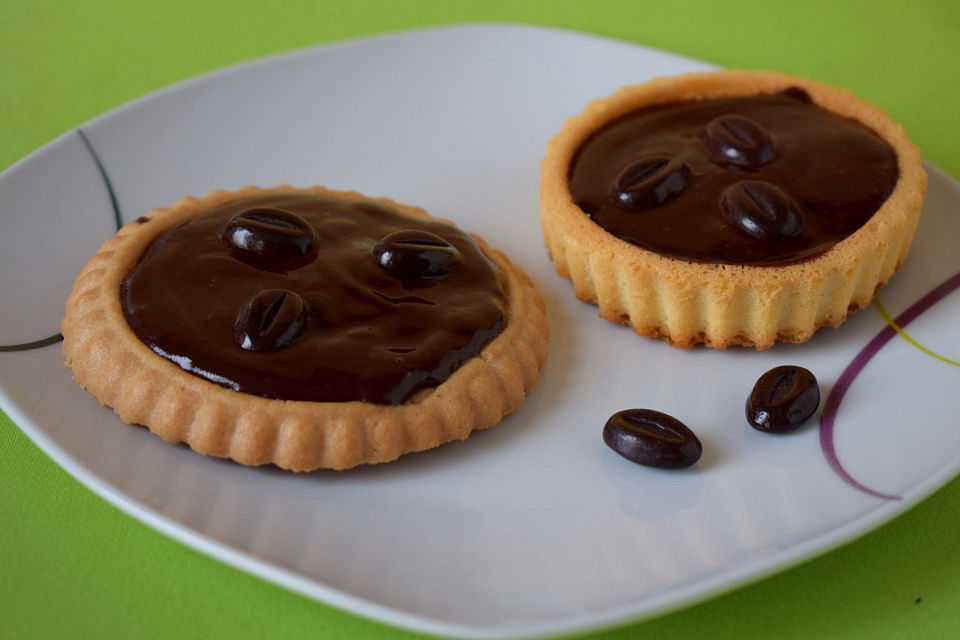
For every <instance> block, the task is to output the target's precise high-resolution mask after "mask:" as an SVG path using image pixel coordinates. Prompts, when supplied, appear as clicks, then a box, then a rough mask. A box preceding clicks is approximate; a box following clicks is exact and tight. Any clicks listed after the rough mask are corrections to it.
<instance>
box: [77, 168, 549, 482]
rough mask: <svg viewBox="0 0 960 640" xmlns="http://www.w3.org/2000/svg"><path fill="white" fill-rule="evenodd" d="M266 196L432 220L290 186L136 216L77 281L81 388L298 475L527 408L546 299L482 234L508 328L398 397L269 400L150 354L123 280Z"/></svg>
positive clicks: (441, 437) (122, 409)
mask: <svg viewBox="0 0 960 640" xmlns="http://www.w3.org/2000/svg"><path fill="white" fill-rule="evenodd" d="M268 193H304V194H314V195H323V196H332V197H337V198H343V199H346V200H366V201H372V202H378V203H380V204H383V205H386V206H388V207H390V208H392V209H394V210H396V211H399V212H401V213H404V214H406V215H409V216H412V217H415V218H421V219H427V220H436V218H432V217H431V216H429V215H428V214H427V213H426V212H425V211H424V210H422V209H419V208H416V207H410V206H406V205H402V204H398V203H396V202H393V201H392V200H388V199H384V198H378V199H374V198H367V197H366V196H363V195H361V194H359V193H357V192H342V191H331V190H329V189H326V188H323V187H311V188H308V189H295V188H293V187H289V186H287V185H282V186H278V187H274V188H272V189H260V188H257V187H245V188H243V189H240V190H239V191H235V192H232V193H228V192H226V191H212V192H210V193H208V194H207V195H205V196H204V197H202V198H199V199H197V198H182V199H181V200H178V201H177V202H175V203H174V204H173V205H172V206H171V207H169V208H167V209H155V210H153V211H151V212H149V213H147V214H146V216H145V217H146V218H148V219H149V220H148V221H147V222H144V223H139V222H131V223H129V224H127V225H125V226H124V227H123V228H122V229H120V231H119V232H118V233H117V234H116V235H115V236H113V237H112V238H110V239H109V240H107V241H106V242H105V243H104V244H103V246H102V247H101V248H100V250H99V251H98V252H97V253H96V255H94V256H93V258H91V259H90V261H89V262H88V263H87V264H86V266H84V268H83V270H82V271H81V272H80V274H79V275H78V276H77V279H76V281H75V282H74V286H73V292H72V293H71V294H70V297H69V299H68V300H67V303H66V316H65V317H64V319H63V322H62V323H61V326H60V330H61V332H62V333H63V354H64V357H65V358H66V364H67V366H68V367H70V368H71V369H72V371H73V378H74V380H75V381H76V382H77V384H79V385H80V386H81V387H83V388H85V389H87V390H88V391H90V392H91V393H93V395H94V396H96V397H97V399H98V400H99V401H100V402H101V403H102V404H104V405H107V406H110V407H113V409H114V410H115V411H116V413H117V415H118V416H120V419H121V420H123V421H124V422H128V423H131V424H140V425H144V426H146V427H148V428H149V429H150V430H151V431H153V432H154V433H156V434H157V435H159V436H160V437H161V438H163V439H164V440H167V441H168V442H185V443H186V444H188V445H189V446H190V447H191V448H193V449H194V450H195V451H198V452H199V453H203V454H206V455H211V456H217V457H221V458H232V459H233V460H236V461H237V462H240V463H242V464H245V465H262V464H268V463H273V464H276V465H277V466H279V467H282V468H284V469H289V470H292V471H309V470H313V469H318V468H330V469H346V468H348V467H353V466H355V465H358V464H365V463H376V462H387V461H390V460H394V459H395V458H397V457H399V456H400V455H402V454H404V453H409V452H413V451H422V450H424V449H430V448H433V447H436V446H438V445H440V444H442V443H444V442H448V441H451V440H462V439H464V438H466V437H467V436H469V435H470V433H471V432H473V431H474V430H476V429H485V428H487V427H491V426H493V425H495V424H496V423H498V422H499V421H500V420H501V419H502V418H503V416H505V415H507V414H508V413H511V412H513V411H515V410H516V409H518V408H519V407H520V405H521V404H523V398H524V394H525V393H526V392H527V391H529V390H530V389H532V388H533V386H534V384H535V383H536V381H537V378H538V376H539V369H540V367H541V366H542V365H543V362H544V360H545V359H546V342H547V322H546V316H545V313H544V304H543V300H542V299H541V297H540V295H539V294H538V293H537V292H536V290H535V289H534V288H533V284H532V283H531V281H530V279H529V278H528V277H527V275H526V274H525V273H523V272H522V271H521V270H520V269H518V268H516V267H514V266H513V265H512V264H511V262H510V260H509V259H508V258H507V257H506V256H505V255H504V254H503V253H501V252H500V251H497V250H495V249H491V248H490V247H489V246H488V245H487V244H486V243H485V242H484V241H483V240H482V239H481V238H479V237H477V236H472V237H473V238H474V240H476V241H477V243H478V244H479V245H480V247H481V249H482V251H483V253H484V254H485V255H486V256H487V257H488V258H489V259H490V260H492V261H493V262H494V263H495V264H496V265H497V266H498V267H499V269H500V273H501V275H502V280H503V286H504V289H505V291H506V294H507V310H506V323H505V328H504V329H503V331H502V332H501V333H500V334H499V335H498V336H497V337H495V338H494V339H493V340H492V341H490V343H488V344H487V345H486V346H485V347H484V348H483V350H482V351H481V352H480V353H479V354H478V355H477V356H476V357H474V358H472V359H470V360H468V361H467V362H465V363H464V364H463V365H462V366H460V367H459V368H458V369H457V370H456V371H455V372H454V373H453V374H452V375H451V376H450V377H449V378H448V379H447V380H446V381H444V382H443V383H442V384H440V385H438V386H437V387H434V388H431V389H423V390H421V391H419V392H418V393H416V394H415V395H414V396H413V397H411V398H410V399H409V400H407V401H406V402H404V403H403V404H400V405H396V406H389V405H378V404H370V403H366V402H359V401H356V402H305V401H293V400H270V399H266V398H261V397H259V396H254V395H249V394H245V393H241V392H237V391H233V390H230V389H226V388H224V387H221V386H218V385H216V384H213V383H211V382H208V381H206V380H204V379H202V378H199V377H197V376H194V375H192V374H190V373H187V372H186V371H184V370H183V369H181V368H180V367H179V366H177V365H176V364H174V363H173V362H171V361H169V360H167V359H165V358H162V357H160V356H158V355H157V354H155V353H154V352H153V351H152V350H151V349H150V348H149V347H147V346H146V345H145V344H144V343H143V342H141V341H140V340H139V339H138V338H137V337H136V335H135V334H134V333H133V331H132V330H131V329H130V328H129V326H128V325H127V322H126V320H125V319H124V317H123V311H122V309H121V303H120V294H119V292H120V282H121V281H122V280H123V279H124V278H125V277H126V276H127V274H129V272H130V270H131V269H132V268H133V266H134V265H135V264H136V263H137V261H138V260H139V259H140V257H141V256H142V255H143V253H144V251H145V250H146V248H147V247H148V246H149V244H150V243H151V242H152V241H153V240H154V239H155V238H156V237H158V236H159V235H160V234H162V233H163V232H165V231H166V230H167V229H170V228H172V227H173V226H175V225H177V224H179V223H180V222H182V221H184V220H186V219H187V218H190V217H192V216H195V215H198V214H201V213H203V212H205V211H209V210H211V209H213V208H215V207H218V206H220V205H223V204H225V203H227V202H230V201H233V200H237V199H240V198H247V197H250V196H255V195H261V194H268ZM441 221H442V222H448V221H445V220H441ZM450 224H452V223H450Z"/></svg>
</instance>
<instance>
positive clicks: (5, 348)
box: [0, 333, 63, 353]
mask: <svg viewBox="0 0 960 640" xmlns="http://www.w3.org/2000/svg"><path fill="white" fill-rule="evenodd" d="M61 340H63V334H62V333H58V334H57V335H55V336H50V337H48V338H44V339H42V340H34V341H33V342H24V343H22V344H0V353H6V352H9V351H29V350H30V349H39V348H40V347H46V346H47V345H51V344H56V343H58V342H60V341H61Z"/></svg>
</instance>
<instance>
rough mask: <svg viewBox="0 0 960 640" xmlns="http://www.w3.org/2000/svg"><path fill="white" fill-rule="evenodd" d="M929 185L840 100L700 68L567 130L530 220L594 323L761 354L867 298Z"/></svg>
mask: <svg viewBox="0 0 960 640" xmlns="http://www.w3.org/2000/svg"><path fill="white" fill-rule="evenodd" d="M808 121H809V122H812V123H813V124H812V125H809V124H807V122H808ZM805 126H811V127H812V129H804V128H803V127H805ZM848 143H849V144H848ZM818 145H819V146H818ZM851 149H852V151H851ZM758 184H760V187H759V188H758V187H757V185H758ZM925 188H926V174H925V173H924V171H923V168H922V166H921V162H920V153H919V151H918V150H917V148H916V147H915V146H914V145H913V144H911V143H910V141H909V140H908V139H907V137H906V135H905V134H904V131H903V128H902V127H901V126H899V125H897V124H895V123H894V122H892V121H891V120H890V119H889V118H888V117H887V116H886V115H884V113H883V112H882V111H881V110H880V109H879V108H877V107H876V106H874V105H871V104H868V103H866V102H864V101H862V100H860V99H858V98H857V97H855V96H854V95H853V94H851V93H850V92H848V91H846V90H843V89H838V88H835V87H830V86H827V85H824V84H820V83H818V82H814V81H811V80H806V79H802V78H794V77H789V76H785V75H781V74H778V73H771V72H753V71H720V72H713V73H693V74H687V75H681V76H676V77H665V78H657V79H654V80H651V81H649V82H646V83H644V84H640V85H636V86H629V87H625V88H622V89H620V90H619V91H617V92H615V93H613V94H612V95H610V96H609V97H606V98H602V99H600V100H596V101H594V102H592V103H590V104H589V105H587V107H586V108H585V109H584V110H583V111H582V112H581V113H579V114H578V115H576V116H574V117H572V118H570V119H569V120H567V121H566V122H565V123H564V125H563V127H562V128H561V130H560V132H559V133H558V134H557V135H555V136H554V137H553V138H552V139H551V140H550V141H549V143H548V144H547V151H546V156H545V157H544V159H543V161H542V163H541V167H540V220H541V226H542V229H543V235H544V239H545V243H546V246H547V250H548V252H549V254H550V257H551V259H552V260H553V262H554V264H555V266H556V269H557V272H558V273H559V274H560V275H561V276H562V277H564V278H568V279H570V280H572V281H573V286H574V291H575V293H576V295H577V297H579V298H580V299H582V300H585V301H587V302H591V303H593V304H596V305H597V306H598V307H599V311H600V316H601V317H603V318H604V319H606V320H609V321H612V322H618V323H623V324H628V325H630V326H631V327H632V328H633V330H634V331H635V332H636V333H638V334H640V335H643V336H655V337H659V338H662V339H664V340H665V341H667V342H668V343H670V344H671V345H674V346H678V347H688V346H691V345H694V344H697V343H705V344H706V345H707V346H710V347H715V348H724V347H727V346H729V345H744V346H753V347H756V348H759V349H764V348H767V347H770V346H772V345H773V344H774V343H775V342H776V341H778V340H782V341H788V342H803V341H805V340H807V339H809V338H810V337H811V336H812V335H813V333H814V332H815V331H816V330H817V329H818V328H819V327H823V326H838V325H839V324H841V323H842V322H843V321H844V319H846V317H847V315H848V314H850V313H852V312H854V311H856V310H857V309H860V308H862V307H864V306H866V305H867V304H868V303H869V302H870V300H871V299H872V298H873V296H874V295H876V293H877V292H878V291H879V289H880V288H881V287H882V286H883V285H884V284H885V283H886V282H887V281H888V279H889V278H890V276H891V275H892V274H893V272H894V271H895V270H896V269H898V268H899V267H900V266H901V264H902V263H903V261H904V259H905V258H906V255H907V252H908V250H909V248H910V243H911V241H912V239H913V235H914V231H915V229H916V225H917V220H918V218H919V215H920V208H921V205H922V203H923V196H924V191H925ZM831 198H832V200H831Z"/></svg>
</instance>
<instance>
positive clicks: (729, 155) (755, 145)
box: [703, 114, 774, 169]
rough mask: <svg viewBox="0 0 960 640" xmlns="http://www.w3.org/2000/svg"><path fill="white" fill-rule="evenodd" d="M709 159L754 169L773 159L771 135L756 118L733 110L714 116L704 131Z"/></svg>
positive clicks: (727, 164) (735, 166)
mask: <svg viewBox="0 0 960 640" xmlns="http://www.w3.org/2000/svg"><path fill="white" fill-rule="evenodd" d="M703 140H704V143H705V144H706V146H707V149H709V150H710V156H711V159H712V160H713V161H714V162H716V163H717V164H719V165H721V166H723V167H730V168H736V169H756V168H757V167H759V166H760V165H764V164H767V163H768V162H770V161H771V160H773V156H774V153H773V144H772V143H771V142H770V136H769V135H768V134H767V132H766V131H764V130H763V127H761V126H760V125H759V124H757V123H756V121H754V120H751V119H750V118H748V117H746V116H740V115H735V114H728V115H723V116H720V117H718V118H714V119H713V120H711V121H710V123H709V124H707V128H706V130H705V131H704V134H703Z"/></svg>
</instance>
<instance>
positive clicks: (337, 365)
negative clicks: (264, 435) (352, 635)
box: [120, 194, 506, 405]
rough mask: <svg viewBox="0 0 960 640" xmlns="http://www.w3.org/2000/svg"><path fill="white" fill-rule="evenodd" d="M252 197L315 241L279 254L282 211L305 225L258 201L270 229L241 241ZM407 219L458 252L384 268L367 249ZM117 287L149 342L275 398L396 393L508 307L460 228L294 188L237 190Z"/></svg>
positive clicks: (456, 354) (448, 370) (476, 343)
mask: <svg viewBox="0 0 960 640" xmlns="http://www.w3.org/2000/svg"><path fill="white" fill-rule="evenodd" d="M255 208H256V209H263V210H267V209H269V208H273V209H279V210H283V211H287V212H292V213H293V214H296V215H297V216H299V217H300V218H301V219H302V220H305V221H306V222H307V223H309V226H310V227H312V228H313V229H314V230H315V231H316V239H315V241H314V242H313V245H314V246H315V248H310V249H309V252H308V253H307V255H294V256H293V257H291V255H285V252H284V251H283V248H282V237H281V238H280V240H277V237H276V236H277V233H279V232H283V231H284V226H283V225H284V224H286V226H287V227H288V228H289V230H290V231H289V233H290V234H291V237H292V238H293V240H291V242H293V241H297V242H299V244H298V245H297V246H298V247H302V246H305V245H304V243H303V242H302V241H301V240H302V238H300V236H303V235H304V233H305V230H304V229H303V228H297V224H299V223H297V219H296V218H290V217H289V216H288V218H289V221H288V222H285V221H284V220H280V221H279V222H277V220H279V218H277V216H276V215H275V212H274V213H271V212H270V211H266V213H267V214H270V215H271V216H273V217H272V218H269V219H267V222H268V223H271V224H273V226H269V225H268V226H267V232H269V233H272V234H273V235H270V236H269V237H266V240H269V242H260V243H259V244H258V245H256V246H257V247H258V249H257V250H256V251H255V252H254V253H251V251H249V250H246V249H244V248H243V247H253V246H254V245H253V244H251V243H247V242H246V241H244V242H239V241H237V239H236V238H237V237H238V235H237V233H238V232H236V228H237V225H238V224H240V225H248V226H249V225H251V224H252V225H254V226H252V227H251V229H252V231H251V233H253V232H255V233H260V232H261V231H262V229H261V230H258V229H257V228H255V227H256V224H260V223H259V222H258V220H261V219H263V215H261V214H258V215H257V216H254V218H256V219H255V220H253V222H251V221H250V220H248V219H245V218H243V216H241V217H240V218H235V216H237V215H238V214H242V213H244V212H246V211H249V210H251V209H255ZM248 217H249V216H248ZM281 217H282V216H281ZM271 221H272V222H271ZM228 222H230V223H231V224H229V225H228ZM278 225H279V226H278ZM401 229H412V230H420V231H428V232H430V233H432V234H435V235H436V236H440V237H441V238H443V239H444V240H446V241H447V242H449V243H450V245H452V246H453V247H455V249H456V251H458V252H459V254H460V256H461V257H462V262H461V263H460V264H458V265H456V268H453V269H451V270H450V272H449V273H448V274H445V275H442V276H435V275H428V276H426V277H421V276H417V275H412V274H409V273H396V272H391V271H389V270H387V269H386V268H384V267H383V266H381V265H380V264H379V263H378V261H377V258H376V257H375V256H374V254H373V249H374V247H375V246H376V245H377V243H378V242H379V241H380V240H381V239H382V238H383V237H384V236H387V235H389V234H391V233H393V232H395V231H398V230H401ZM271 230H272V231H271ZM221 231H223V233H221ZM221 238H223V239H221ZM271 243H272V244H271ZM277 243H279V244H277ZM263 247H267V249H266V250H264V248H263ZM286 253H287V254H289V253H290V252H286ZM120 295H121V301H122V306H123V312H124V316H125V317H126V319H127V323H128V324H129V325H130V327H131V329H132V330H133V332H134V333H135V334H136V335H137V337H139V338H140V340H142V341H143V342H144V343H146V344H147V345H148V346H149V347H150V348H152V349H153V350H154V351H155V352H156V353H158V354H160V355H161V356H163V357H165V358H167V359H169V360H171V361H173V362H175V363H176V364H178V365H179V366H180V367H182V368H183V369H185V370H187V371H189V372H190V373H193V374H195V375H197V376H200V377H202V378H206V379H207V380H210V381H211V382H215V383H217V384H219V385H221V386H224V387H227V388H230V389H234V390H237V391H242V392H244V393H249V394H253V395H258V396H263V397H266V398H275V399H283V400H312V401H318V402H327V401H329V402H344V401H350V400H363V401H366V402H373V403H379V404H394V405H395V404H400V403H402V402H403V401H404V400H405V399H407V398H409V397H410V396H411V395H412V394H413V393H414V392H416V391H417V390H419V389H423V388H425V387H432V386H435V385H437V384H439V383H441V382H443V381H444V380H446V379H447V377H449V376H450V375H451V374H452V373H453V371H455V370H456V369H457V367H458V366H460V365H461V364H462V363H463V362H464V361H466V360H468V359H469V358H472V357H473V356H475V355H477V353H479V351H480V349H481V348H482V347H483V346H484V345H485V344H486V343H487V342H489V341H490V340H491V339H493V338H494V337H495V336H496V335H497V334H498V333H499V332H500V331H501V329H502V328H503V326H504V322H505V318H506V316H505V309H506V296H505V293H504V290H503V286H502V283H501V281H500V278H499V275H498V271H497V268H496V267H495V266H494V265H493V264H492V263H491V262H490V261H489V260H488V259H487V258H486V257H485V256H484V255H483V254H482V253H481V251H480V249H479V248H478V247H477V245H476V243H474V241H473V240H472V239H470V237H469V236H467V235H466V234H465V233H463V232H461V231H459V230H458V229H456V228H454V227H452V226H450V225H447V224H442V223H439V222H429V221H424V220H418V219H416V218H411V217H409V216H405V215H402V214H400V213H398V212H396V211H393V210H391V209H389V208H387V207H384V206H381V205H378V204H374V203H369V202H359V203H358V202H349V201H346V200H339V199H334V198H326V197H317V196H308V195H301V194H292V195H291V194H287V195H264V196H257V197H254V198H247V199H244V200H238V201H236V202H232V203H229V204H227V205H225V206H222V207H219V208H217V209H214V210H212V211H209V212H207V213H204V214H202V215H200V216H197V217H196V218H192V219H190V220H188V221H187V222H185V223H183V224H181V225H179V226H177V227H175V228H173V229H171V230H169V231H167V232H166V233H164V234H163V235H162V236H160V237H159V238H158V239H157V240H156V241H155V242H154V243H153V245H152V246H151V247H150V249H149V250H148V251H147V253H146V255H145V257H144V258H143V259H142V260H141V262H140V263H139V264H138V265H137V266H136V267H135V268H134V269H133V271H132V272H131V273H130V275H129V276H127V278H126V279H125V280H124V281H123V283H122V284H121V288H120ZM302 303H305V306H306V316H305V327H304V326H300V325H301V324H302V323H303V322H304V315H303V313H302V306H303V305H302Z"/></svg>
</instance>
